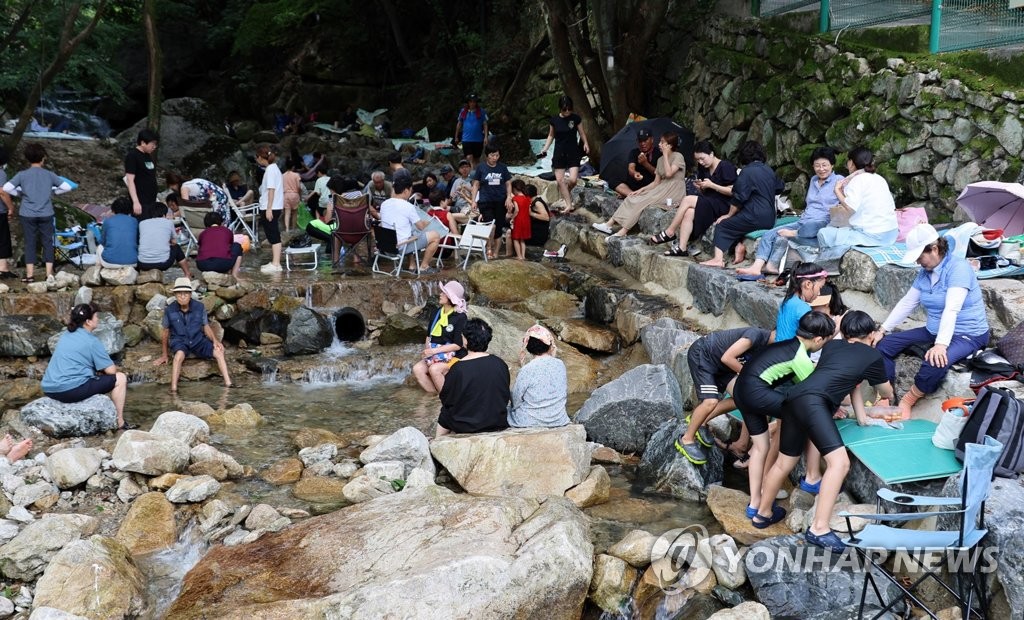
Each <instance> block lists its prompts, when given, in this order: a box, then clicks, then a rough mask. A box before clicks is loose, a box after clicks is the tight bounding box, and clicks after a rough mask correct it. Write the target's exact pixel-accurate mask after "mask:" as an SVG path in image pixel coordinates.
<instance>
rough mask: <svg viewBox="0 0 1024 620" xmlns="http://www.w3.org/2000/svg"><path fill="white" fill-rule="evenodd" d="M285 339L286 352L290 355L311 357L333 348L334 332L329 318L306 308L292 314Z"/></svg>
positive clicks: (296, 310) (298, 309)
mask: <svg viewBox="0 0 1024 620" xmlns="http://www.w3.org/2000/svg"><path fill="white" fill-rule="evenodd" d="M291 316H292V320H291V321H289V322H288V330H287V333H286V335H285V338H284V352H285V353H287V354H288V355H311V354H313V353H319V352H320V351H323V350H324V349H326V348H327V347H329V346H331V342H332V341H333V340H334V331H333V330H332V329H331V322H330V321H329V320H327V317H325V316H324V315H322V314H320V313H319V312H317V311H316V310H312V309H310V308H307V307H305V306H302V307H299V308H296V309H295V310H294V311H293V312H292V315H291Z"/></svg>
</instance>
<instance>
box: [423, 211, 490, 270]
mask: <svg viewBox="0 0 1024 620" xmlns="http://www.w3.org/2000/svg"><path fill="white" fill-rule="evenodd" d="M493 230H494V222H487V223H482V222H474V221H472V220H470V221H469V222H468V223H467V224H466V227H465V228H464V229H463V230H462V234H461V235H458V236H456V235H449V236H448V237H447V238H445V239H442V243H441V244H440V245H439V246H438V253H437V263H436V264H437V266H438V267H440V266H441V250H442V249H449V250H452V251H453V252H454V253H455V258H456V260H458V258H459V253H460V252H465V253H466V257H465V258H464V259H463V260H462V268H463V269H465V268H466V266H467V265H468V264H469V257H470V256H472V255H473V252H479V253H480V256H482V257H483V259H484V262H486V261H487V242H488V241H489V240H490V238H491V232H492V231H493ZM449 239H455V243H450V242H449V243H444V241H448V240H449Z"/></svg>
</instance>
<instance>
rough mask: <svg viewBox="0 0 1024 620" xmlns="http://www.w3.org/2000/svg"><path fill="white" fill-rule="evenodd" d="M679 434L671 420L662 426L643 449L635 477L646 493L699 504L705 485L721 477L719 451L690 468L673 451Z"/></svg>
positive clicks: (723, 474) (722, 472) (703, 499)
mask: <svg viewBox="0 0 1024 620" xmlns="http://www.w3.org/2000/svg"><path fill="white" fill-rule="evenodd" d="M681 430H682V427H681V425H680V424H679V422H677V421H676V420H674V419H673V420H668V421H666V422H664V423H663V424H662V425H661V426H660V427H659V428H658V430H657V432H655V433H654V434H653V435H652V436H651V439H650V441H649V442H648V443H647V446H646V447H645V448H644V455H643V458H642V459H641V460H640V465H639V467H638V468H637V474H638V477H639V479H640V480H641V481H642V482H643V484H644V488H645V489H646V490H647V491H650V492H653V493H660V494H662V495H670V496H672V497H675V498H677V499H685V500H689V501H695V502H696V501H700V502H702V501H705V500H706V499H707V497H708V485H711V484H715V483H718V482H721V481H722V479H723V477H724V476H725V472H724V470H723V467H722V464H723V462H724V459H723V457H722V451H721V450H717V449H709V450H707V455H708V460H707V462H706V463H705V464H703V465H694V464H693V463H691V462H690V461H689V460H687V458H686V457H685V456H683V455H682V454H680V453H679V451H678V450H676V448H675V443H674V442H675V440H676V438H677V437H678V436H679V433H680V431H681Z"/></svg>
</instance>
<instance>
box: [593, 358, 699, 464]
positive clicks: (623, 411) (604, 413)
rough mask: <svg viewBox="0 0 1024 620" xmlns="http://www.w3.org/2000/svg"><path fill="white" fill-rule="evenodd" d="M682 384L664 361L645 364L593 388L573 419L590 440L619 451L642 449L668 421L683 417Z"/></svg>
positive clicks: (638, 451)
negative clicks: (680, 388) (584, 429)
mask: <svg viewBox="0 0 1024 620" xmlns="http://www.w3.org/2000/svg"><path fill="white" fill-rule="evenodd" d="M682 412H683V397H682V394H681V393H680V391H679V383H678V382H677V381H676V379H675V377H674V376H672V373H671V372H669V370H668V368H667V367H666V366H664V365H662V364H644V365H642V366H637V367H636V368H633V369H632V370H630V371H628V372H626V373H624V374H623V375H622V376H620V377H619V378H618V379H615V380H614V381H611V382H609V383H606V384H604V385H602V386H601V387H599V388H597V389H596V390H594V393H593V394H592V395H591V397H590V398H588V399H587V401H586V402H585V403H583V407H582V408H581V409H580V410H579V411H578V412H576V415H575V416H574V421H575V422H576V423H577V424H582V425H583V426H585V427H586V429H587V437H589V438H590V440H591V441H595V442H598V443H601V444H604V445H606V446H608V447H610V448H614V449H615V450H618V451H619V452H632V453H634V454H639V453H640V452H643V450H644V448H645V447H646V446H647V443H648V442H649V441H650V440H651V436H652V435H653V434H654V433H655V431H656V430H657V429H658V427H660V426H661V425H662V424H664V423H665V422H666V421H668V420H677V419H681V416H682Z"/></svg>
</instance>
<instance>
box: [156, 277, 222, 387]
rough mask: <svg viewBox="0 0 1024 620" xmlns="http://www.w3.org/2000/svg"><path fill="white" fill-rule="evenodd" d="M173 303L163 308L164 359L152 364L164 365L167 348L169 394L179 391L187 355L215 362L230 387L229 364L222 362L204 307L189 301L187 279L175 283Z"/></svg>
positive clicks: (188, 281) (189, 290)
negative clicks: (168, 353) (169, 374)
mask: <svg viewBox="0 0 1024 620" xmlns="http://www.w3.org/2000/svg"><path fill="white" fill-rule="evenodd" d="M171 291H172V292H173V293H174V300H175V301H174V302H171V303H169V304H167V307H166V308H164V316H163V319H162V320H161V325H162V327H163V336H162V338H161V343H162V345H163V355H161V356H160V357H159V358H157V359H156V360H154V361H153V365H154V366H160V365H161V364H166V363H167V357H168V356H167V351H168V344H170V350H171V351H172V352H173V353H174V358H173V361H172V363H171V392H177V391H178V378H179V377H180V376H181V364H182V363H183V362H184V361H185V358H186V357H187V356H189V355H192V356H193V357H198V358H200V359H204V360H208V359H210V358H213V359H214V360H216V361H217V368H219V369H220V374H221V376H222V377H223V378H224V387H233V384H232V383H231V376H230V375H228V363H227V360H226V359H225V358H224V345H223V344H221V343H220V341H219V340H217V336H216V335H215V334H214V333H213V328H212V327H210V322H209V321H208V320H207V318H206V306H204V305H203V304H202V303H200V302H198V301H196V300H194V299H192V292H193V289H192V282H191V281H190V280H189V279H188V278H178V279H177V280H175V281H174V288H173V289H171Z"/></svg>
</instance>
